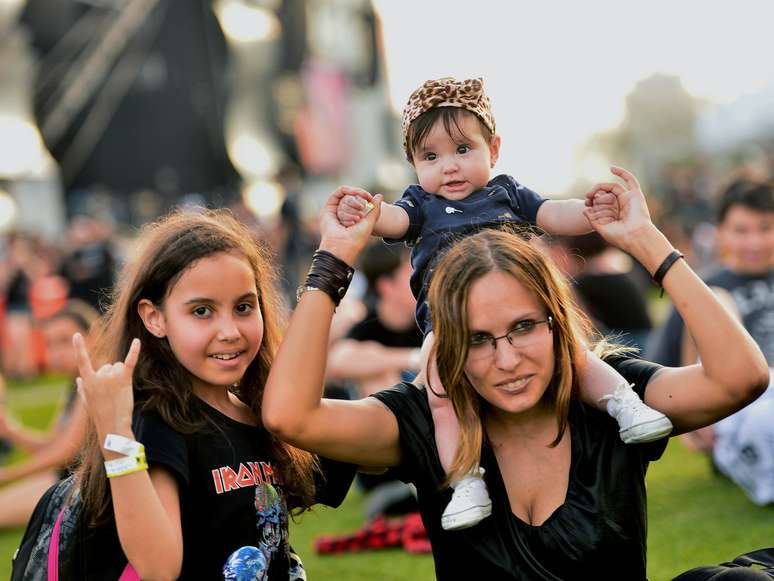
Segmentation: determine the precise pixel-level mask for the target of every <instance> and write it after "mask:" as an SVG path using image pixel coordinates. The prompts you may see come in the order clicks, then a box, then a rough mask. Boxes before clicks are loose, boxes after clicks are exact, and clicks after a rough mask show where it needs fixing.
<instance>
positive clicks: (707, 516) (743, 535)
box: [0, 380, 774, 581]
mask: <svg viewBox="0 0 774 581" xmlns="http://www.w3.org/2000/svg"><path fill="white" fill-rule="evenodd" d="M64 389H65V385H64V384H63V382H61V381H56V380H43V381H40V382H36V383H34V384H28V385H23V386H20V385H11V386H10V391H9V402H10V406H11V408H12V409H13V410H14V412H15V413H16V414H17V415H18V416H19V417H21V418H22V419H23V420H25V422H29V423H30V424H31V425H36V426H45V425H46V423H47V421H48V420H49V418H50V416H51V413H52V411H53V410H54V409H55V402H56V401H58V399H59V398H60V396H61V394H62V392H63V390H64ZM648 493H649V517H650V535H649V539H648V540H649V542H648V545H649V553H648V573H649V577H650V579H651V580H652V581H665V580H669V579H671V578H672V577H673V576H674V575H676V574H677V573H679V572H682V571H684V570H686V569H688V568H690V567H694V566H697V565H702V564H712V563H718V562H721V561H726V560H730V559H732V558H733V557H735V556H736V555H737V554H739V553H743V552H747V551H750V550H753V549H757V548H761V547H765V546H773V545H774V508H771V507H770V508H765V509H764V508H760V507H757V506H755V505H753V504H752V503H751V502H750V501H748V500H747V499H746V498H745V496H744V495H743V494H742V493H741V492H740V491H739V489H737V488H736V487H735V486H734V485H733V484H731V483H729V482H728V481H726V480H725V479H722V478H719V477H717V476H714V475H712V473H711V471H710V469H709V465H708V463H707V461H706V459H705V458H703V457H701V456H699V455H696V454H691V453H689V452H687V451H686V450H685V449H684V448H683V447H682V446H681V445H680V444H679V442H672V443H671V444H670V445H669V447H668V448H667V451H666V454H665V455H664V457H663V458H662V459H661V460H660V461H658V462H656V463H654V464H653V465H652V466H651V469H650V471H649V473H648ZM362 509H363V499H362V497H361V496H360V494H358V493H357V492H355V491H353V492H352V493H350V495H349V497H348V498H347V500H346V501H345V503H344V505H343V506H342V507H340V508H338V509H336V510H331V509H326V508H318V509H316V510H315V511H314V512H313V513H311V514H306V515H304V516H303V517H301V519H300V521H299V522H298V523H297V524H295V525H293V527H292V532H291V539H292V542H293V546H294V547H295V549H296V550H297V551H298V552H299V554H300V555H301V557H302V558H303V560H304V563H305V565H306V568H307V571H308V573H309V578H310V579H312V580H316V579H331V580H336V581H350V580H353V581H354V580H369V581H373V580H378V581H391V580H396V581H397V580H403V579H414V580H417V581H429V580H431V579H433V564H432V559H431V558H430V557H429V556H416V555H408V554H405V553H403V552H401V551H398V550H387V551H380V552H371V553H360V554H353V555H337V556H318V555H315V553H314V550H313V540H314V538H315V537H316V536H317V535H319V534H323V533H326V534H329V533H346V532H351V531H354V530H355V529H356V528H358V527H359V526H360V525H361V524H362V516H361V515H362ZM22 532H23V531H22V530H12V531H5V532H1V533H0V579H8V578H9V577H10V570H11V567H10V558H11V555H12V554H13V552H14V550H15V549H16V547H17V545H18V542H19V540H20V538H21V535H22Z"/></svg>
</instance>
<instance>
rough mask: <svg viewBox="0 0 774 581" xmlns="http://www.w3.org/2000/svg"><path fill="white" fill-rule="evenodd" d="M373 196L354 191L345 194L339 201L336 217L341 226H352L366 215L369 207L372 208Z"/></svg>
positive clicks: (361, 191)
mask: <svg viewBox="0 0 774 581" xmlns="http://www.w3.org/2000/svg"><path fill="white" fill-rule="evenodd" d="M372 200H373V196H372V195H371V194H369V193H368V192H366V191H365V190H356V191H355V192H354V193H351V194H346V195H345V196H344V197H342V198H341V200H339V205H338V207H337V208H336V217H337V218H338V219H339V222H340V223H341V225H342V226H345V227H347V228H348V227H349V226H354V225H355V224H357V223H358V222H360V220H362V219H363V218H365V216H366V214H368V212H369V211H370V210H369V206H370V208H373V202H372Z"/></svg>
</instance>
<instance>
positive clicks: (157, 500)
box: [74, 211, 353, 581]
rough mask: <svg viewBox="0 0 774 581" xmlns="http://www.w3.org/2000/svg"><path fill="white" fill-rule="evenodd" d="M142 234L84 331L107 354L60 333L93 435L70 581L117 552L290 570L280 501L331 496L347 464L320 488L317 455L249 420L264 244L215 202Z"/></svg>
mask: <svg viewBox="0 0 774 581" xmlns="http://www.w3.org/2000/svg"><path fill="white" fill-rule="evenodd" d="M140 241H141V243H142V248H141V251H140V252H139V255H138V256H137V259H136V261H135V262H134V263H133V264H131V265H129V266H127V267H126V269H125V270H124V272H123V273H122V275H121V277H120V278H119V280H120V283H119V285H118V287H117V289H116V290H115V293H114V299H113V303H112V305H111V307H110V309H109V311H108V312H107V313H106V315H105V316H104V318H103V320H102V321H101V322H100V324H99V326H98V329H97V335H96V337H95V341H94V344H95V345H96V346H97V352H96V353H95V354H94V360H95V362H99V363H105V362H107V363H105V364H104V365H102V366H101V367H95V366H94V365H92V361H91V358H90V356H89V354H88V353H87V351H86V349H85V347H84V343H83V339H82V338H81V337H80V336H79V335H76V336H75V338H74V344H75V348H76V350H77V352H78V358H79V369H80V377H79V378H78V389H79V392H80V393H81V395H82V396H83V399H84V401H85V403H86V406H87V409H88V412H89V415H90V417H91V418H92V420H93V422H94V428H95V432H96V434H93V437H92V438H91V441H90V443H89V445H88V447H87V450H86V452H85V454H84V464H83V466H82V468H81V470H80V473H79V475H80V490H81V494H82V498H83V501H84V511H85V515H86V516H87V517H88V522H89V523H90V524H91V525H92V527H91V528H90V529H89V530H88V532H87V534H86V536H85V538H84V539H83V540H82V545H83V547H84V549H83V550H84V554H85V555H86V557H84V558H82V559H81V561H82V562H81V563H80V564H79V566H80V567H81V569H82V570H80V571H79V575H78V577H77V578H79V579H81V578H82V579H92V578H94V579H97V578H99V579H103V578H110V577H109V576H110V575H112V574H114V573H115V572H120V571H121V570H122V569H123V567H124V566H125V565H126V561H127V559H128V561H129V563H130V564H131V566H132V567H133V568H134V569H135V570H136V572H137V574H138V575H139V577H141V578H143V579H145V578H148V579H178V578H179V579H248V578H249V579H261V580H277V579H281V580H282V581H286V580H288V579H303V578H305V573H304V571H303V566H302V565H301V561H300V559H299V558H298V557H297V556H296V555H295V554H294V553H293V551H292V549H291V547H290V545H289V543H288V526H287V525H288V510H289V508H290V509H300V510H303V509H305V508H308V507H309V506H311V505H312V504H314V503H315V502H317V501H323V502H326V503H328V504H338V502H340V501H341V500H342V499H343V496H344V494H345V493H346V491H347V489H348V487H349V484H350V481H351V478H352V476H353V471H351V470H349V468H348V467H346V466H343V465H342V466H333V465H331V467H330V469H329V470H327V471H326V476H327V482H326V489H325V490H324V491H323V490H321V489H318V487H317V486H316V482H317V481H319V479H318V476H321V475H322V472H321V469H320V467H319V464H318V461H317V459H316V458H315V457H314V456H312V455H310V454H308V453H306V452H302V451H300V450H297V449H295V448H292V447H290V446H288V445H286V444H283V443H282V442H280V441H278V440H277V439H275V438H274V437H273V436H271V435H270V434H269V433H268V432H267V431H266V430H265V429H264V428H263V426H262V425H261V423H260V420H259V418H260V403H261V396H262V393H263V386H264V382H265V380H266V377H267V375H268V372H269V366H270V365H271V363H272V359H273V357H274V352H275V349H276V347H277V345H278V342H279V339H280V328H281V319H282V317H281V313H283V308H282V305H281V304H280V302H279V294H278V292H277V290H276V288H275V280H274V274H273V273H274V269H273V267H272V266H271V264H270V262H269V260H268V258H267V253H266V251H265V250H264V249H263V248H262V247H260V246H259V245H258V244H257V243H256V242H255V241H254V239H253V237H252V235H251V234H250V232H249V231H247V229H246V228H245V227H244V226H242V225H240V224H239V223H238V222H237V221H236V220H235V219H234V218H233V217H231V215H230V214H228V213H227V212H223V211H219V212H218V211H213V212H203V213H200V214H192V213H173V214H171V215H169V216H167V217H166V218H164V219H162V220H161V221H160V222H158V223H156V224H153V225H151V226H149V227H147V228H146V229H145V230H144V231H143V232H142V234H141V237H140ZM141 346H142V347H141ZM127 352H128V355H126V358H125V359H124V358H123V356H124V354H126V353H127ZM122 360H123V361H122ZM113 361H118V362H117V363H110V362H113ZM133 412H134V413H133ZM138 442H139V443H141V444H138ZM323 492H325V495H323ZM113 578H118V575H116V576H115V577H113Z"/></svg>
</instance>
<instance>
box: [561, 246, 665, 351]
mask: <svg viewBox="0 0 774 581" xmlns="http://www.w3.org/2000/svg"><path fill="white" fill-rule="evenodd" d="M546 238H548V239H549V240H548V251H549V253H550V254H551V256H552V258H554V260H555V261H556V262H557V264H558V265H559V267H560V268H561V269H562V271H563V272H564V273H565V274H566V275H567V276H568V277H569V278H570V281H571V282H572V286H573V290H574V291H575V295H576V297H577V299H578V301H579V303H580V306H581V307H582V308H583V310H584V311H585V312H586V314H587V315H588V316H589V317H590V318H591V321H592V323H594V325H595V326H596V327H597V329H599V330H600V331H601V332H602V333H603V334H605V335H609V336H610V338H611V340H612V341H615V342H616V343H621V344H623V345H627V346H629V347H634V348H636V349H638V350H639V351H643V350H644V348H645V344H646V342H647V339H648V334H649V333H650V329H651V328H652V324H651V320H650V315H649V314H648V305H647V301H646V297H645V294H644V293H643V292H642V290H641V289H640V287H639V286H638V285H637V281H636V280H635V279H634V277H633V276H632V274H631V266H632V264H631V259H629V257H627V256H626V255H625V254H624V253H623V252H621V251H620V250H618V249H617V248H612V247H611V246H610V245H608V244H607V242H605V240H604V239H603V238H602V237H601V236H600V235H599V234H597V233H596V232H591V233H589V234H584V235H582V236H559V237H555V238H554V237H546Z"/></svg>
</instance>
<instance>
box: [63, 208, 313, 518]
mask: <svg viewBox="0 0 774 581" xmlns="http://www.w3.org/2000/svg"><path fill="white" fill-rule="evenodd" d="M139 244H140V248H139V251H138V253H137V255H136V257H135V259H134V260H133V261H132V262H130V263H129V264H127V266H126V267H125V268H124V269H123V271H122V272H121V274H120V276H119V280H118V283H117V285H116V287H115V288H114V290H113V293H112V300H111V302H110V306H109V308H108V310H107V312H106V313H105V315H104V316H103V317H102V318H101V319H100V321H98V323H97V325H96V328H95V329H94V337H93V341H92V345H94V353H93V357H94V362H95V365H102V364H104V363H107V362H114V361H120V360H123V358H124V357H125V356H126V353H127V351H128V349H129V345H130V343H131V341H132V339H133V338H135V337H138V338H139V339H140V340H141V341H142V349H141V352H140V357H139V360H138V362H137V367H136V368H135V370H134V376H133V386H134V399H135V406H137V407H139V409H140V410H141V411H143V412H146V411H154V412H156V413H158V414H159V415H160V416H161V417H162V418H163V420H164V421H165V422H166V423H167V424H168V425H169V426H171V427H172V428H173V429H175V430H177V431H178V432H180V433H183V434H190V433H193V432H195V431H198V430H202V429H207V428H208V425H209V424H208V422H207V420H206V419H205V418H204V417H203V416H202V415H201V413H197V406H194V405H192V404H193V403H194V401H193V398H194V397H196V396H195V395H194V393H193V386H192V381H191V375H190V373H189V372H188V371H187V370H186V369H185V368H184V367H183V366H182V365H181V364H180V363H179V362H178V361H177V359H176V358H175V356H174V354H173V352H172V350H171V348H170V346H169V343H168V342H167V340H166V339H159V338H157V337H155V336H153V335H152V334H151V333H150V332H148V330H147V329H146V328H145V325H144V324H143V322H142V319H141V318H140V316H139V314H138V311H137V306H138V304H139V302H140V300H141V299H147V300H149V301H151V302H152V303H153V304H155V305H159V306H161V305H163V303H164V300H165V298H166V297H167V296H168V294H169V292H170V291H171V289H172V287H173V286H174V285H175V283H176V282H177V281H178V280H179V278H180V277H181V276H182V274H183V273H184V272H185V270H186V269H188V268H190V267H191V266H193V265H194V264H195V263H196V261H198V260H200V259H202V258H204V257H207V256H211V255H213V254H216V253H219V252H235V253H238V254H240V255H242V256H244V258H245V259H246V260H247V261H248V262H249V264H250V266H251V268H252V270H253V272H254V273H255V285H256V288H257V291H258V303H259V307H260V309H261V315H262V316H263V324H264V331H263V339H262V341H261V346H260V349H259V351H258V354H257V355H256V357H255V359H254V360H253V361H252V362H251V363H250V365H249V366H248V368H247V370H246V371H245V374H244V376H243V377H242V380H241V382H240V385H239V388H238V393H237V395H238V397H239V398H240V399H241V400H242V401H243V402H245V403H246V404H247V405H249V406H250V408H251V409H252V410H253V412H254V413H255V416H256V417H257V418H259V421H260V417H261V409H260V408H261V398H262V396H263V387H264V384H265V382H266V378H267V376H268V374H269V368H270V366H271V363H272V361H273V359H274V356H275V353H276V350H277V347H278V346H279V342H280V339H281V335H282V331H283V327H284V323H285V314H286V308H285V306H284V305H283V304H282V301H281V298H280V296H281V295H280V293H279V292H278V290H277V285H276V275H275V273H276V269H275V267H274V266H273V263H272V257H271V254H270V252H269V251H268V249H267V248H266V247H265V246H264V245H263V244H261V243H259V242H258V241H257V240H256V239H255V237H254V236H253V235H252V234H251V233H250V231H249V230H248V229H247V228H246V227H245V226H244V225H242V224H241V223H240V222H238V221H237V220H236V219H235V218H234V217H233V216H232V215H231V213H230V212H228V211H226V210H207V211H202V212H197V213H194V212H185V211H176V212H173V213H171V214H169V215H167V216H166V217H164V218H162V219H161V220H159V221H158V222H155V223H153V224H150V225H147V226H146V227H144V228H143V229H142V231H141V232H140V236H139ZM265 439H266V442H267V448H268V453H269V455H270V457H271V458H272V460H274V462H275V463H276V465H277V467H278V470H279V472H280V474H281V476H282V483H283V489H284V491H285V493H286V495H287V500H288V505H289V506H290V507H291V508H292V509H300V510H303V509H305V508H308V507H309V506H311V505H312V504H313V501H314V489H315V486H314V476H315V472H316V471H317V470H318V469H319V468H318V464H317V461H316V458H315V457H314V456H313V455H311V454H309V453H307V452H304V451H302V450H299V449H297V448H294V447H292V446H289V445H287V444H285V443H284V442H281V441H279V440H277V439H276V438H274V437H273V436H271V435H270V434H269V433H268V431H266V432H265ZM78 477H79V481H80V489H81V494H82V498H83V502H84V509H85V511H86V514H87V515H88V517H89V519H90V522H91V523H92V524H96V523H100V522H105V521H106V520H107V519H109V518H111V517H112V505H111V499H110V489H109V487H108V485H107V478H106V475H105V469H104V465H103V458H102V454H101V451H100V445H99V443H98V442H97V439H96V434H95V433H94V430H93V429H92V430H90V434H89V437H88V439H87V442H86V445H85V449H84V453H83V455H82V464H81V466H80V467H79V469H78Z"/></svg>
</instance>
